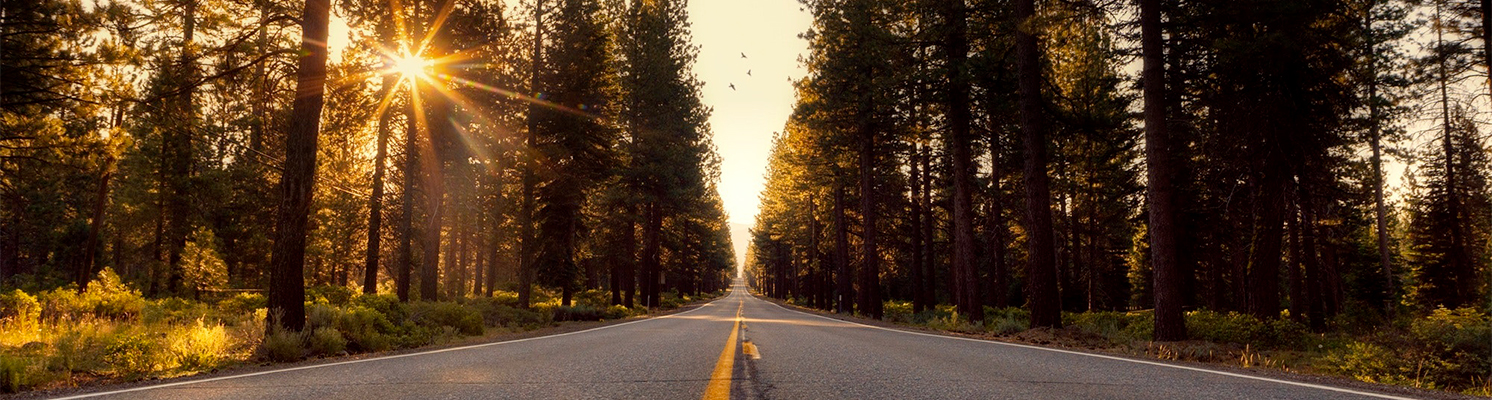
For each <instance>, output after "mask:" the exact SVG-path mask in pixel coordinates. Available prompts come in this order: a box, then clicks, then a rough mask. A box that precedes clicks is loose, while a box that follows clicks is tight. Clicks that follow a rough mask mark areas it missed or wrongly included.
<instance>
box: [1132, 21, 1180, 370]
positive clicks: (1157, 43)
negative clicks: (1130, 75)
mask: <svg viewBox="0 0 1492 400" xmlns="http://www.w3.org/2000/svg"><path fill="white" fill-rule="evenodd" d="M1160 13H1161V11H1160V0H1140V30H1141V33H1140V46H1141V47H1143V49H1142V50H1141V52H1142V53H1143V55H1144V59H1145V61H1144V64H1145V66H1144V70H1143V72H1142V74H1143V78H1144V81H1145V82H1144V84H1145V88H1144V90H1145V95H1144V96H1145V165H1146V167H1147V168H1146V175H1145V177H1146V180H1147V181H1148V185H1147V186H1146V195H1147V197H1146V199H1147V200H1148V201H1149V204H1148V205H1149V206H1150V207H1149V208H1150V209H1149V213H1150V226H1149V236H1150V265H1151V267H1150V268H1151V271H1152V274H1154V275H1153V277H1152V279H1153V280H1154V281H1153V284H1154V288H1153V289H1152V291H1153V294H1154V297H1155V340H1159V341H1177V340H1186V320H1184V319H1183V318H1182V315H1181V308H1182V306H1183V303H1182V296H1181V274H1180V266H1179V265H1178V261H1179V260H1178V257H1177V247H1178V245H1177V241H1178V237H1177V230H1176V203H1175V200H1176V188H1175V185H1176V184H1175V180H1176V166H1175V165H1173V164H1174V161H1173V159H1172V157H1171V153H1172V152H1173V151H1174V150H1173V148H1174V144H1173V143H1172V140H1173V139H1172V138H1171V132H1170V129H1169V126H1168V124H1170V117H1169V115H1168V114H1169V113H1167V110H1166V60H1165V47H1164V46H1165V42H1164V41H1163V39H1162V38H1161V22H1160Z"/></svg>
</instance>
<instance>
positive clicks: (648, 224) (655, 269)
mask: <svg viewBox="0 0 1492 400" xmlns="http://www.w3.org/2000/svg"><path fill="white" fill-rule="evenodd" d="M660 208H662V207H661V206H659V205H658V203H656V202H655V203H650V204H648V206H647V209H648V210H647V220H646V221H645V222H644V224H643V227H642V242H643V244H642V276H641V277H639V278H638V279H639V280H640V281H642V289H643V290H642V298H643V299H642V305H643V306H644V307H648V308H652V307H657V306H658V305H659V301H658V295H659V294H661V293H662V292H663V290H662V288H661V286H662V284H661V282H659V280H661V279H662V278H663V275H662V272H663V271H662V265H660V264H659V262H660V261H661V260H660V258H661V256H662V254H661V253H662V246H663V237H662V236H663V210H661V209H660Z"/></svg>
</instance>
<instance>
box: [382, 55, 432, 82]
mask: <svg viewBox="0 0 1492 400" xmlns="http://www.w3.org/2000/svg"><path fill="white" fill-rule="evenodd" d="M430 64H431V63H430V60H426V59H424V58H421V57H420V56H415V55H410V56H403V57H395V58H394V64H393V66H392V67H391V68H389V72H392V73H398V74H399V75H403V76H404V77H405V78H411V79H413V78H416V77H421V76H424V75H425V69H426V68H429V67H430Z"/></svg>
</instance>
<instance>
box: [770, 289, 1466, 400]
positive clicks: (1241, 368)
mask: <svg viewBox="0 0 1492 400" xmlns="http://www.w3.org/2000/svg"><path fill="white" fill-rule="evenodd" d="M758 297H760V298H762V299H763V300H766V301H770V302H773V303H776V304H778V305H781V306H783V307H790V308H792V309H794V310H797V311H801V312H805V313H811V314H815V315H821V316H825V317H829V318H834V319H838V320H843V321H848V322H854V323H860V324H865V325H871V326H878V327H883V328H894V329H902V330H910V331H919V332H926V333H934V334H940V335H947V336H958V337H966V338H973V339H981V340H991V341H999V342H1005V343H1012V344H1018V345H1030V346H1040V347H1048V348H1057V349H1062V350H1069V351H1078V352H1086V353H1094V354H1102V355H1106V356H1118V357H1124V358H1130V359H1137V360H1160V361H1163V362H1167V363H1172V364H1177V365H1184V366H1190V367H1201V368H1207V369H1212V370H1220V371H1226V372H1232V373H1239V374H1248V375H1253V376H1262V377H1266V378H1272V379H1280V380H1288V381H1295V382H1305V383H1311V384H1317V385H1325V386H1333V387H1341V388H1349V389H1362V390H1368V391H1375V392H1387V393H1392V394H1397V395H1404V396H1409V397H1414V398H1427V399H1476V398H1485V397H1478V396H1488V395H1489V394H1492V389H1489V388H1488V387H1487V384H1486V383H1485V382H1486V380H1478V379H1476V377H1472V378H1473V379H1472V381H1473V382H1475V383H1478V384H1480V385H1479V386H1475V387H1454V386H1453V387H1447V385H1444V384H1442V383H1441V382H1437V381H1435V380H1432V377H1431V376H1430V375H1433V374H1432V373H1431V372H1432V371H1428V370H1431V369H1436V368H1443V367H1444V365H1422V366H1420V368H1421V369H1423V370H1425V371H1423V372H1424V373H1423V374H1421V375H1420V376H1419V378H1420V379H1419V380H1418V381H1406V380H1399V381H1394V380H1392V379H1381V378H1382V377H1381V376H1377V375H1369V374H1358V375H1353V374H1352V373H1350V372H1345V373H1344V371H1343V369H1344V366H1343V365H1340V364H1343V363H1347V364H1361V363H1365V362H1364V361H1363V360H1350V359H1349V360H1343V358H1344V357H1342V356H1341V355H1340V353H1339V352H1337V351H1332V350H1331V349H1328V348H1327V347H1328V345H1323V344H1316V345H1315V346H1314V347H1315V348H1314V349H1306V350H1299V349H1298V348H1301V347H1305V346H1265V347H1263V348H1259V347H1255V346H1253V345H1250V344H1237V343H1230V342H1219V341H1211V340H1197V339H1194V340H1187V341H1182V342H1170V343H1166V342H1155V341H1151V340H1140V339H1132V338H1125V337H1123V336H1126V335H1122V334H1115V333H1113V332H1112V331H1111V333H1110V334H1108V335H1104V334H1100V333H1095V332H1094V330H1093V329H1091V328H1090V327H1089V326H1084V325H1085V324H1082V323H1075V322H1074V321H1072V320H1073V319H1082V318H1083V317H1082V315H1083V314H1082V313H1072V314H1070V315H1065V316H1064V320H1065V322H1064V323H1065V327H1064V328H1061V329H1050V328H1036V329H1002V330H995V329H991V328H992V325H998V324H999V322H993V323H989V324H987V325H985V326H984V327H974V326H972V325H969V324H967V323H965V324H962V325H960V324H949V323H948V321H947V320H943V321H938V320H937V319H936V318H933V319H932V320H931V321H926V320H924V321H908V320H901V321H888V320H884V319H872V318H866V317H863V316H860V315H847V314H840V313H835V312H831V311H826V310H821V309H817V308H810V307H804V306H801V305H798V304H794V302H790V301H783V300H781V299H775V298H770V297H766V296H760V295H758ZM888 314H890V311H888ZM1075 316H1076V318H1074V317H1075ZM991 317H993V318H992V319H995V318H998V317H997V316H991ZM954 318H955V319H956V318H957V316H956V314H954ZM888 319H891V318H888ZM1483 325H1485V324H1483ZM1319 336H1336V337H1333V338H1331V339H1328V340H1323V341H1324V342H1331V341H1342V340H1343V338H1342V337H1341V336H1343V334H1341V333H1336V334H1328V335H1319ZM1358 339H1359V340H1358V341H1357V342H1369V341H1371V340H1370V339H1368V338H1358ZM1285 347H1289V348H1285ZM1332 347H1337V348H1339V347H1343V346H1341V345H1339V344H1338V345H1332ZM1346 347H1351V348H1357V347H1360V346H1354V345H1348V346H1346ZM1359 352H1360V351H1359ZM1379 357H1391V355H1379ZM1376 363H1377V364H1382V362H1376ZM1369 364H1373V363H1369ZM1346 367H1347V368H1350V367H1351V366H1346ZM1380 367H1384V366H1381V365H1380ZM1384 368H1386V367H1384ZM1481 379H1485V375H1483V376H1482V378H1481Z"/></svg>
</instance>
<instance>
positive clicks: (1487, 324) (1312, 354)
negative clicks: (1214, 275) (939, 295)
mask: <svg viewBox="0 0 1492 400" xmlns="http://www.w3.org/2000/svg"><path fill="white" fill-rule="evenodd" d="M885 310H886V313H885V317H884V319H885V320H886V321H888V322H893V323H898V324H903V325H911V326H918V327H923V328H929V329H936V330H942V331H949V332H958V333H965V334H976V335H984V336H993V337H999V338H1002V339H1006V340H1014V341H1021V342H1027V343H1035V344H1044V345H1056V346H1061V347H1069V348H1081V349H1090V350H1100V351H1106V352H1115V353H1121V354H1128V355H1135V356H1147V357H1154V358H1160V359H1167V360H1181V361H1197V362H1207V363H1218V364H1227V365H1234V366H1240V367H1244V368H1272V369H1280V370H1286V371H1294V372H1304V373H1316V374H1326V375H1335V376H1341V377H1347V378H1352V379H1357V380H1361V381H1365V382H1377V383H1385V384H1393V385H1402V386H1410V387H1416V388H1421V389H1431V390H1445V391H1451V392H1459V393H1463V394H1470V395H1480V396H1488V395H1492V384H1489V381H1488V378H1489V374H1492V318H1489V316H1488V314H1487V313H1485V312H1482V311H1480V310H1477V309H1474V308H1461V309H1455V310H1448V309H1444V308H1442V309H1438V310H1435V311H1433V312H1431V313H1430V314H1429V315H1425V316H1420V317H1401V318H1400V319H1399V320H1396V321H1393V322H1392V323H1387V322H1381V321H1380V322H1377V323H1373V322H1367V323H1361V322H1354V321H1349V320H1347V319H1346V318H1343V319H1341V320H1339V321H1336V322H1335V323H1334V324H1333V326H1334V327H1336V328H1337V329H1335V330H1333V331H1330V332H1326V333H1312V332H1310V330H1309V329H1307V327H1306V326H1305V325H1303V324H1301V323H1299V322H1296V321H1294V320H1291V319H1288V318H1279V319H1269V320H1260V319H1258V318H1255V317H1252V316H1249V315H1244V314H1239V313H1231V312H1230V313H1220V312H1213V311H1206V310H1198V311H1191V312H1187V313H1186V326H1187V331H1188V333H1189V334H1190V336H1191V337H1192V340H1187V341H1182V342H1155V341H1153V340H1152V338H1153V329H1154V319H1153V318H1154V317H1153V316H1152V315H1151V313H1150V312H1149V311H1135V312H1083V313H1064V314H1063V316H1062V323H1063V328H1062V329H1055V330H1054V329H1046V328H1041V329H1030V323H1029V321H1030V314H1029V313H1028V312H1026V311H1024V310H1022V309H1018V308H1006V309H994V308H990V307H985V320H984V321H983V323H982V324H976V323H972V322H969V321H967V319H966V318H963V317H961V316H959V315H958V313H957V312H956V311H954V310H953V307H952V306H948V305H940V306H938V307H935V308H934V309H931V310H927V311H923V312H921V313H912V306H911V304H910V303H907V302H899V301H889V302H886V303H885ZM1354 325H1361V326H1356V327H1355V328H1354Z"/></svg>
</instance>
